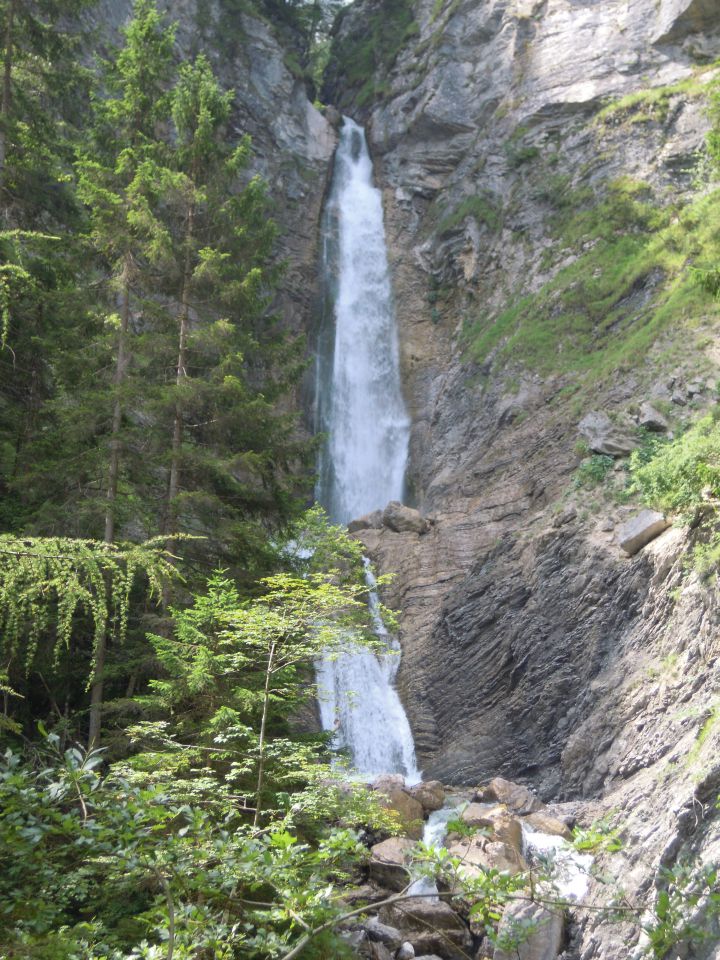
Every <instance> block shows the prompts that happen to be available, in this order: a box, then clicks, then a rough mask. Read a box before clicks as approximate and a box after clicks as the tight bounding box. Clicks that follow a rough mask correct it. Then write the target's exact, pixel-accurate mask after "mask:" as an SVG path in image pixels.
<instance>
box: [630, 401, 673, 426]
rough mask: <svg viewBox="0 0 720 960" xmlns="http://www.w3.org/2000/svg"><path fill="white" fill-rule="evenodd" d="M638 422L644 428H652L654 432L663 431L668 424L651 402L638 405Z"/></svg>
mask: <svg viewBox="0 0 720 960" xmlns="http://www.w3.org/2000/svg"><path fill="white" fill-rule="evenodd" d="M638 424H639V426H641V427H644V428H645V429H646V430H654V431H655V432H656V433H662V432H664V431H665V430H667V428H668V426H669V424H668V422H667V420H666V419H665V417H664V416H663V415H662V414H661V413H660V412H659V411H658V410H656V409H655V407H654V406H653V405H652V404H651V403H642V404H641V405H640V418H639V420H638Z"/></svg>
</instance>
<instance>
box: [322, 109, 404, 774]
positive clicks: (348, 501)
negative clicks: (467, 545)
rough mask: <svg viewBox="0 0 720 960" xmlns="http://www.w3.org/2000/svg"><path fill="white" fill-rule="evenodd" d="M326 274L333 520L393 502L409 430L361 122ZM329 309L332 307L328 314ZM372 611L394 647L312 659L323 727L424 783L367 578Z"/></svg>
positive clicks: (331, 203)
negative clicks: (330, 317)
mask: <svg viewBox="0 0 720 960" xmlns="http://www.w3.org/2000/svg"><path fill="white" fill-rule="evenodd" d="M324 237H325V244H324V258H323V259H324V270H325V283H326V290H327V298H326V299H327V300H328V301H334V303H333V304H332V306H333V310H332V313H333V319H334V325H333V326H332V327H331V328H329V329H328V328H326V329H325V331H324V332H323V333H321V344H320V350H319V359H318V401H317V417H318V429H319V430H322V431H323V432H325V433H327V435H328V441H327V444H326V447H325V449H324V450H323V452H322V454H321V458H320V470H319V473H320V479H319V482H318V491H317V494H318V500H319V501H320V503H321V504H322V505H323V506H324V507H325V508H326V510H327V511H328V513H329V515H330V517H331V519H332V520H334V521H336V522H338V523H347V522H348V521H349V520H351V519H353V518H354V517H359V516H361V515H362V514H365V513H369V512H370V511H372V510H375V509H378V508H380V507H384V506H385V504H386V503H388V502H389V501H390V500H401V499H402V494H403V481H404V474H405V465H406V461H407V450H408V436H409V429H410V423H409V419H408V416H407V412H406V410H405V404H404V402H403V397H402V392H401V389H400V364H399V355H398V342H397V331H396V328H395V315H394V310H393V303H392V293H391V288H390V276H389V270H388V261H387V250H386V247H385V232H384V227H383V211H382V199H381V196H380V191H379V190H378V189H377V188H376V187H375V186H374V185H373V180H372V162H371V160H370V156H369V153H368V149H367V144H366V141H365V135H364V132H363V130H362V128H361V127H359V126H358V125H357V124H356V123H354V122H353V121H352V120H349V119H348V118H345V120H344V122H343V127H342V131H341V134H340V144H339V146H338V150H337V154H336V157H335V170H334V174H333V184H332V190H331V192H330V197H329V199H328V202H327V205H326V209H325V222H324ZM326 312H327V313H329V312H330V310H329V308H328V310H327V311H326ZM367 574H368V586H369V587H370V588H371V600H370V609H371V615H372V617H373V621H374V624H375V629H376V632H377V634H378V636H380V637H381V638H383V639H385V640H386V641H387V645H388V648H389V650H390V652H389V653H388V654H387V655H379V656H376V655H374V654H372V653H370V652H368V651H363V650H359V649H358V650H357V652H355V653H352V654H344V655H341V656H339V657H337V658H335V659H332V660H330V659H326V660H324V661H323V662H322V663H320V664H318V668H317V677H318V697H319V701H320V714H321V719H322V723H323V727H324V729H325V730H334V731H335V744H336V746H337V747H338V748H340V749H342V748H346V749H348V750H349V752H350V754H351V756H352V763H353V766H354V768H355V769H356V770H357V771H358V772H359V773H361V774H363V775H364V776H368V777H369V776H373V775H376V774H380V773H402V774H403V775H404V776H405V777H406V779H407V780H408V781H410V782H415V781H417V780H419V779H420V775H419V773H418V771H417V768H416V766H415V748H414V745H413V739H412V733H411V731H410V725H409V723H408V720H407V717H406V715H405V711H404V710H403V706H402V704H401V702H400V698H399V697H398V695H397V691H396V690H395V688H394V686H393V680H394V677H395V674H396V673H397V668H398V660H399V657H398V656H397V653H396V652H394V651H398V649H399V648H398V645H397V642H396V641H394V640H393V639H392V638H391V637H390V636H389V635H388V633H387V631H386V630H385V627H384V625H383V623H382V618H381V617H380V614H379V604H378V599H377V594H376V593H375V591H374V590H373V587H374V581H373V580H372V575H371V573H370V570H369V568H368V570H367Z"/></svg>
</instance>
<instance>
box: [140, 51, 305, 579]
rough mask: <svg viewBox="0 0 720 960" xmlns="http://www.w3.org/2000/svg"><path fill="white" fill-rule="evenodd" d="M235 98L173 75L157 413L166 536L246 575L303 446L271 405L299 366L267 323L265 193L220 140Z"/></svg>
mask: <svg viewBox="0 0 720 960" xmlns="http://www.w3.org/2000/svg"><path fill="white" fill-rule="evenodd" d="M232 101H233V94H232V93H231V92H225V93H224V92H222V90H221V89H220V86H219V84H218V82H217V80H216V78H215V77H214V75H213V72H212V69H211V67H210V64H209V62H208V61H207V59H206V58H205V57H203V56H200V57H199V58H198V59H197V60H196V61H195V62H194V63H189V64H185V65H183V66H182V67H181V68H180V73H179V80H178V83H177V85H176V87H175V88H174V90H173V93H172V117H173V123H174V130H175V153H174V167H175V172H174V176H173V177H172V179H171V180H169V181H168V183H169V186H170V190H169V192H168V194H167V196H166V201H167V202H166V207H165V216H166V223H167V230H168V233H169V235H170V236H171V237H172V262H171V263H169V264H167V265H166V267H165V276H166V278H167V285H166V287H165V292H166V293H167V296H168V298H169V300H170V301H171V303H172V304H174V305H175V310H176V336H177V349H176V364H175V370H174V377H173V379H172V381H171V382H170V383H168V385H167V388H166V389H165V391H164V393H163V395H162V405H161V409H160V410H159V411H158V414H157V416H158V421H159V422H165V423H167V428H166V429H167V434H166V435H165V437H166V439H165V440H164V441H162V446H163V447H164V449H165V450H166V451H167V453H166V461H167V464H168V483H167V490H166V496H165V509H164V515H163V517H162V518H161V526H162V530H163V532H165V533H166V534H168V535H169V534H171V533H172V532H173V531H176V530H185V531H187V532H192V533H201V534H205V535H208V536H212V542H208V544H207V547H209V548H210V549H209V551H208V550H207V549H206V551H205V553H206V556H207V554H208V553H209V554H210V555H211V556H210V557H208V559H210V560H211V561H212V562H217V560H218V559H220V560H222V561H223V562H230V563H233V564H234V565H239V566H240V567H244V568H245V569H248V568H250V567H251V566H252V563H253V560H252V556H253V553H256V552H257V549H258V547H259V546H260V547H261V548H262V547H264V542H265V540H266V535H265V533H264V531H262V530H260V529H259V527H258V523H259V522H260V521H262V522H268V521H271V520H272V519H273V517H274V518H275V519H276V520H277V519H282V518H283V517H287V516H289V515H290V514H291V513H292V511H293V507H292V504H293V496H292V488H293V484H294V483H295V479H294V477H293V475H292V469H291V462H292V461H293V460H296V461H298V462H299V461H300V460H301V459H302V456H303V448H302V444H300V443H298V442H296V440H295V439H294V436H293V431H294V418H293V417H292V416H288V415H283V414H282V413H280V412H279V410H278V404H279V401H280V400H281V398H282V396H283V393H284V392H285V391H286V390H287V387H288V385H289V384H291V383H292V382H293V380H294V379H296V378H297V376H298V374H299V371H300V369H301V365H302V364H301V361H300V357H299V354H298V351H297V347H298V345H297V344H293V343H292V342H289V341H287V340H285V338H284V337H283V336H282V335H280V334H279V332H278V330H277V326H276V323H275V321H274V320H273V318H272V316H271V315H270V314H269V309H268V308H269V302H270V298H271V296H272V293H273V290H274V286H275V284H276V281H277V274H278V271H277V269H276V268H275V267H273V266H272V265H271V256H272V251H273V243H274V239H275V226H274V224H273V222H272V221H271V220H270V219H269V217H268V201H267V198H266V195H265V189H264V186H263V184H262V183H261V182H260V181H259V179H258V178H250V179H248V174H247V166H248V163H249V160H250V156H251V154H250V142H249V140H248V138H244V139H243V140H242V141H241V142H240V143H239V144H237V145H235V146H233V145H231V144H228V137H227V124H228V120H229V117H230V112H231V107H232ZM281 366H282V367H283V369H282V371H281V370H280V368H281ZM160 438H161V440H162V435H160ZM261 552H262V549H261Z"/></svg>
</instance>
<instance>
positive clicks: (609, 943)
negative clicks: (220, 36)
mask: <svg viewBox="0 0 720 960" xmlns="http://www.w3.org/2000/svg"><path fill="white" fill-rule="evenodd" d="M388 6H389V3H388V0H385V2H384V3H383V2H378V0H360V2H359V3H357V4H355V5H353V6H352V7H351V8H349V10H348V11H347V13H346V14H345V15H344V16H343V18H342V20H341V23H340V26H339V28H338V33H337V36H336V49H341V50H343V51H344V53H345V56H344V59H343V61H342V62H337V63H335V64H334V65H332V64H331V70H330V77H331V82H330V86H329V91H328V93H329V95H332V96H333V98H334V99H335V101H336V102H337V103H338V105H339V106H340V108H341V109H342V110H343V111H344V112H346V113H350V114H351V115H353V116H354V117H355V118H356V119H362V120H363V121H364V122H365V123H366V124H367V126H368V130H369V135H370V142H371V146H372V149H373V152H374V156H375V159H376V168H377V176H378V179H379V181H380V183H381V184H382V186H383V188H384V191H385V204H386V221H387V228H388V245H389V249H390V252H391V258H392V260H393V270H394V277H395V289H396V300H397V309H398V315H399V322H400V326H401V342H402V349H403V361H404V372H405V383H406V390H407V398H408V401H409V404H410V407H411V409H412V413H413V433H412V440H411V462H410V470H409V484H408V497H407V500H408V502H410V503H412V504H413V505H414V506H416V507H417V508H419V510H420V511H421V513H422V514H424V515H425V516H426V517H428V518H430V519H431V520H432V523H431V525H430V528H429V529H428V530H427V531H424V532H412V531H406V532H395V531H393V530H392V529H390V528H388V527H382V528H379V529H368V530H363V531H360V532H359V533H358V534H357V535H358V536H359V537H360V538H361V539H362V540H363V541H364V543H365V544H366V546H367V548H368V550H369V551H370V553H371V555H372V556H373V557H374V558H375V559H376V560H377V561H378V563H379V565H380V567H381V569H382V570H383V571H394V572H395V573H396V575H397V576H396V579H395V581H394V583H393V585H392V587H391V588H390V594H389V597H388V599H389V601H390V602H391V603H393V604H395V605H396V606H398V607H399V608H400V609H401V611H402V614H403V620H402V637H401V640H402V646H403V661H402V665H401V670H400V676H399V684H400V687H401V692H402V695H403V699H404V702H405V704H406V707H407V709H408V712H409V715H410V719H411V723H412V727H413V730H414V733H415V736H416V741H417V747H418V753H419V757H420V765H421V766H422V767H423V768H424V770H425V774H426V776H433V777H438V778H440V779H443V780H445V781H446V782H458V783H472V782H477V781H478V780H480V779H483V778H486V777H490V776H493V775H496V774H501V775H503V776H506V777H508V778H510V779H515V780H518V779H519V780H521V781H524V782H526V783H529V784H532V785H533V786H534V787H536V788H537V789H538V790H539V792H540V794H541V795H542V796H543V798H544V799H547V800H551V799H554V800H563V799H564V800H568V801H570V800H573V799H576V798H586V800H587V802H588V805H587V806H586V807H584V808H582V809H585V811H586V814H587V815H588V816H589V813H588V811H590V810H594V811H595V812H596V813H597V814H598V815H599V814H601V813H602V812H604V811H605V812H607V811H608V810H614V811H616V812H617V811H619V813H618V814H617V815H618V818H619V822H621V823H622V825H623V829H624V831H625V837H626V850H627V851H628V852H626V853H623V854H621V855H620V859H619V860H618V861H616V869H617V870H618V871H619V872H620V873H621V874H622V879H623V883H624V885H625V889H626V890H627V891H628V893H629V895H630V896H631V897H636V898H637V899H638V901H639V902H649V901H650V900H651V899H652V897H653V896H654V892H653V891H654V885H655V884H656V883H658V884H659V883H660V881H659V880H658V876H659V875H658V873H657V871H658V868H659V866H673V865H674V864H675V863H676V862H677V861H678V859H679V858H681V857H682V856H683V855H684V854H685V853H691V854H693V855H695V856H696V857H699V858H700V860H702V859H705V860H711V859H712V858H713V857H717V854H718V851H717V849H716V847H717V842H716V841H714V840H712V836H713V829H714V831H715V833H716V832H717V811H716V810H715V809H714V800H715V798H716V795H717V793H718V789H719V788H720V764H719V762H718V759H717V747H718V740H719V733H720V723H718V722H717V721H718V714H717V704H718V695H719V694H718V689H719V687H720V683H719V681H720V673H719V669H720V668H719V667H718V663H719V661H718V654H719V653H720V632H719V631H718V612H717V606H716V595H715V585H714V584H710V585H708V584H707V583H701V582H700V581H699V580H698V579H697V578H696V577H695V575H690V574H688V573H687V571H686V569H685V567H684V559H685V557H686V554H687V549H688V543H689V540H688V537H690V536H691V535H690V534H688V533H687V532H683V531H680V530H678V529H670V530H668V531H667V532H665V533H663V534H662V535H661V536H660V537H659V538H658V539H657V540H655V541H654V542H653V543H652V544H651V545H650V546H648V547H645V549H644V550H642V551H640V552H639V553H638V554H637V555H636V556H634V557H632V558H628V556H627V555H626V554H625V553H623V552H622V551H621V550H620V548H619V545H618V542H617V538H616V528H617V526H618V524H619V523H620V522H621V521H623V520H624V519H626V518H627V516H629V515H632V513H633V510H634V509H635V510H637V508H633V507H631V506H630V505H622V504H621V503H618V502H617V501H616V500H614V499H613V497H612V496H610V495H606V494H604V493H603V492H602V491H600V492H598V491H596V490H586V489H583V488H582V487H580V488H578V487H577V485H576V483H575V482H574V480H575V477H576V476H577V474H576V471H577V468H578V465H579V463H580V461H581V460H582V459H583V458H584V457H586V456H587V454H588V449H587V445H586V443H585V441H584V440H583V436H582V434H581V433H580V432H579V430H578V426H579V424H580V422H581V420H583V418H584V417H585V416H586V415H587V414H588V413H590V412H593V411H601V412H602V413H603V414H607V423H608V424H611V425H612V426H613V428H614V429H616V430H617V432H618V434H619V435H622V436H625V437H627V436H629V437H631V438H632V437H633V436H635V437H637V424H638V422H639V416H638V412H639V410H640V407H641V404H642V403H643V402H644V401H647V400H649V399H653V400H655V399H657V402H658V403H661V404H662V403H664V404H665V406H664V408H663V409H665V410H666V411H667V413H668V416H669V417H670V419H671V426H672V427H677V426H681V425H682V423H683V422H685V421H687V420H689V419H691V418H693V417H696V416H698V410H699V409H701V408H702V407H703V406H707V405H708V404H709V403H710V402H711V401H712V398H713V395H714V389H715V383H716V381H717V376H718V359H719V358H720V350H719V349H718V339H717V338H718V334H717V328H716V313H717V311H716V308H715V307H714V306H713V305H712V303H711V302H710V301H709V300H708V299H707V298H703V297H701V296H699V295H698V293H697V290H695V292H694V293H693V288H692V286H691V284H690V283H689V281H688V280H687V274H688V268H687V264H688V262H690V259H691V255H690V254H688V255H687V256H686V255H685V254H684V253H683V255H682V256H681V257H680V261H681V262H676V263H671V262H670V261H669V260H668V259H667V258H666V257H665V254H664V253H663V254H660V253H659V252H658V251H659V250H660V248H662V249H663V250H668V249H670V247H668V245H667V244H668V237H669V234H668V233H667V231H668V230H670V231H671V232H672V231H673V230H674V229H675V227H674V224H676V223H677V222H678V219H677V218H678V217H679V218H680V221H682V218H683V216H685V215H686V214H682V213H680V211H681V210H682V209H684V210H685V211H686V212H687V211H689V210H694V211H698V210H699V209H700V208H701V205H702V204H703V203H711V202H714V201H711V200H709V199H707V198H708V197H711V196H712V195H711V194H710V193H709V192H708V191H709V187H708V182H707V177H706V166H705V163H704V161H703V145H704V139H705V135H706V132H707V128H708V119H707V116H706V97H705V93H706V84H707V82H708V81H709V80H710V79H712V78H713V77H714V76H715V75H716V69H715V68H714V67H712V65H711V63H712V60H713V59H714V58H715V57H717V56H718V54H720V33H719V32H718V28H719V27H720V21H719V20H718V17H717V10H716V7H715V5H714V4H713V3H710V2H701V0H660V2H655V0H635V2H631V3H627V2H614V0H607V2H602V3H598V2H590V0H585V2H583V0H538V2H532V0H482V2H477V0H472V2H469V0H465V2H464V0H453V2H445V3H443V2H441V0H437V2H433V0H420V2H417V3H415V4H413V5H412V8H411V9H412V13H413V16H414V22H413V23H412V24H411V25H410V27H409V28H408V26H407V24H406V25H405V28H404V29H405V34H404V38H403V39H402V43H401V44H400V49H399V52H397V56H395V51H393V52H392V55H390V56H388V57H386V59H385V61H384V62H382V63H381V64H380V65H379V66H378V71H377V73H376V74H375V76H374V77H369V78H364V79H365V82H364V83H363V84H362V85H360V84H359V83H357V82H356V83H354V84H353V83H352V77H353V71H354V65H353V63H352V57H351V53H352V51H353V50H354V49H359V50H361V51H362V48H363V43H365V42H366V37H367V36H368V35H369V34H370V33H371V32H372V24H373V22H374V21H375V19H376V18H381V17H382V16H383V15H384V12H385V11H386V8H387V7H388ZM396 6H397V3H395V4H393V8H395V7H396ZM348 51H350V55H348ZM360 60H362V58H360ZM355 72H357V71H355ZM703 198H705V199H703ZM696 224H697V222H696ZM693 229H695V228H693ZM674 242H675V241H673V243H674ZM682 243H684V241H682V242H681V249H682V250H684V249H685V248H682ZM671 246H672V244H671ZM639 250H642V251H643V252H642V255H641V261H642V262H640V261H639V260H637V259H636V255H637V253H638V251H639ZM702 255H703V251H702V248H701V247H698V248H697V249H696V251H695V256H698V257H700V259H702ZM695 379H699V380H701V381H702V382H701V384H700V385H699V388H698V389H697V390H695V386H696V385H695V384H694V383H693V381H694V380H695ZM595 419H596V421H597V422H600V421H601V420H602V418H595ZM602 422H605V421H604V420H603V421H602ZM635 442H637V439H636V441H635ZM621 462H622V461H620V460H619V461H617V463H616V465H615V467H613V468H611V469H610V473H609V477H610V481H609V483H608V486H609V487H610V488H614V489H616V488H618V487H619V486H620V485H621V477H622V468H621ZM590 801H592V803H590ZM593 804H594V806H593ZM578 809H581V808H578ZM692 810H696V811H697V817H695V818H694V817H693V815H692V813H691V812H690V811H692ZM713 823H714V824H715V826H714V828H713ZM713 844H715V847H713ZM617 864H619V866H617ZM613 869H615V868H613ZM591 928H592V929H591ZM636 935H637V934H636V933H635V934H634V935H633V934H631V933H630V932H629V928H623V927H611V926H603V925H602V923H601V922H600V921H599V920H593V921H587V922H585V926H584V927H581V928H578V930H577V931H576V932H575V934H574V940H573V942H572V943H571V944H570V946H569V948H568V953H567V956H568V957H570V956H572V957H580V956H582V957H583V960H589V958H591V957H603V958H617V960H620V958H624V957H627V956H629V955H630V952H631V948H630V947H629V946H628V943H630V942H631V941H632V939H633V937H636ZM627 938H631V939H630V940H628V939H627ZM716 943H717V941H716V942H715V945H713V946H712V947H708V946H707V945H705V946H704V947H700V946H697V947H688V948H687V949H689V950H690V953H689V954H683V955H689V956H697V957H700V956H703V957H705V956H708V957H710V956H716V954H715V953H714V952H713V951H714V950H715V949H716ZM693 951H695V952H693Z"/></svg>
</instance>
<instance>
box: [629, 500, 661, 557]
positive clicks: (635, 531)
mask: <svg viewBox="0 0 720 960" xmlns="http://www.w3.org/2000/svg"><path fill="white" fill-rule="evenodd" d="M669 526H670V522H669V521H668V520H666V519H665V517H664V516H663V515H662V513H658V512H657V510H641V511H640V513H638V514H637V516H634V517H632V518H631V519H630V520H628V521H627V522H626V523H624V524H623V525H622V527H620V529H619V530H618V535H617V539H618V543H619V544H620V547H621V548H622V549H623V550H624V551H625V553H627V555H628V556H629V557H632V556H634V555H635V554H636V553H638V551H640V550H642V548H643V547H644V546H646V545H647V544H648V543H650V541H651V540H654V539H655V537H657V536H659V535H660V534H661V533H662V532H663V530H667V528H668V527H669Z"/></svg>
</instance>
